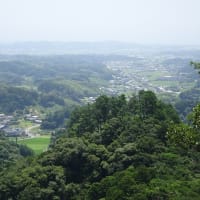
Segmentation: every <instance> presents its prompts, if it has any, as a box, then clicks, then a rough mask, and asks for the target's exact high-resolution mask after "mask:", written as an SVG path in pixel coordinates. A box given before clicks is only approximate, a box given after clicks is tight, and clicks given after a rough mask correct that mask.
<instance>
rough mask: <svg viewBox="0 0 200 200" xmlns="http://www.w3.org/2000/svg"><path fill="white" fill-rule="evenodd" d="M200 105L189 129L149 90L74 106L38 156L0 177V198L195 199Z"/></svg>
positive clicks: (199, 171)
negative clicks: (50, 142)
mask: <svg viewBox="0 0 200 200" xmlns="http://www.w3.org/2000/svg"><path fill="white" fill-rule="evenodd" d="M199 138H200V137H199V107H196V108H195V109H194V114H193V118H192V123H191V126H189V125H184V124H182V123H181V122H180V120H179V118H178V115H177V113H176V111H175V110H174V109H173V108H172V106H170V105H168V104H164V103H163V102H161V101H160V100H158V99H157V97H156V96H155V94H154V93H153V92H150V91H141V92H139V94H138V95H135V96H133V97H132V98H131V99H130V100H127V99H126V98H125V96H124V95H121V96H118V97H107V96H100V97H99V98H97V99H96V102H95V103H94V104H89V105H87V106H84V107H78V108H77V109H76V110H75V111H74V112H73V113H72V115H71V117H70V120H69V121H68V124H67V130H65V131H63V133H62V134H61V136H60V137H58V138H57V139H56V140H55V141H53V143H52V145H51V148H50V149H49V150H48V151H47V152H45V153H43V154H41V155H40V156H39V157H36V158H32V159H30V158H29V159H27V160H25V161H24V162H22V163H16V165H15V166H11V167H10V168H8V169H7V170H6V172H5V171H3V172H1V174H0V175H1V176H0V199H5V200H6V199H13V200H14V199H16V200H21V199H22V200H23V199H48V200H49V199H52V200H53V199H62V200H77V199H88V200H90V199H91V200H97V199H99V200H100V199H105V200H115V199H116V200H117V199H122V200H123V199H124V200H130V199H139V200H143V199H144V200H145V199H149V200H151V199H171V200H172V199H180V200H182V199H185V200H186V199H187V200H188V199H198V198H199V195H200V191H199V185H200V181H199V179H198V176H199V174H200V165H199V163H200V159H199V158H200V148H199V145H198V144H199Z"/></svg>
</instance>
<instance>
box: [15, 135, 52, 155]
mask: <svg viewBox="0 0 200 200" xmlns="http://www.w3.org/2000/svg"><path fill="white" fill-rule="evenodd" d="M50 138H51V136H50V135H45V136H39V137H34V138H28V139H24V140H19V141H18V143H19V144H24V145H27V146H28V147H29V148H31V149H32V150H33V151H34V153H35V154H36V155H38V154H40V153H42V152H44V151H46V150H47V148H48V146H49V143H50Z"/></svg>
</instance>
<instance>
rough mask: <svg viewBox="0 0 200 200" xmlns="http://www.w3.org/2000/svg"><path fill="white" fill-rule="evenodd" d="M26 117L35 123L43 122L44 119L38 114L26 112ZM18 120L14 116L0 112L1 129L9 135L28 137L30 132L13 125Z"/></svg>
mask: <svg viewBox="0 0 200 200" xmlns="http://www.w3.org/2000/svg"><path fill="white" fill-rule="evenodd" d="M24 119H25V120H28V121H31V122H33V123H35V124H41V123H42V120H41V119H40V118H39V116H37V115H32V114H26V115H25V116H24ZM16 121H17V120H16V119H15V117H14V116H12V115H5V114H3V113H0V131H3V132H4V133H5V135H6V136H7V137H19V136H20V137H27V136H28V133H27V131H26V130H25V129H23V128H19V127H13V126H12V125H13V124H14V123H16Z"/></svg>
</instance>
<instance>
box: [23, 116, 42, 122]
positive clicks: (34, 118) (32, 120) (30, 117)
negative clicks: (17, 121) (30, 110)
mask: <svg viewBox="0 0 200 200" xmlns="http://www.w3.org/2000/svg"><path fill="white" fill-rule="evenodd" d="M24 118H25V119H26V120H28V121H31V122H34V123H36V124H41V123H42V120H41V119H40V117H39V116H38V115H32V114H26V115H25V116H24Z"/></svg>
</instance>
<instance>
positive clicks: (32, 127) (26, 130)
mask: <svg viewBox="0 0 200 200" xmlns="http://www.w3.org/2000/svg"><path fill="white" fill-rule="evenodd" d="M38 127H40V124H36V125H34V126H30V127H28V128H26V129H25V133H26V134H27V135H28V136H29V137H34V136H35V135H34V134H33V133H31V130H32V129H34V128H38Z"/></svg>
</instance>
